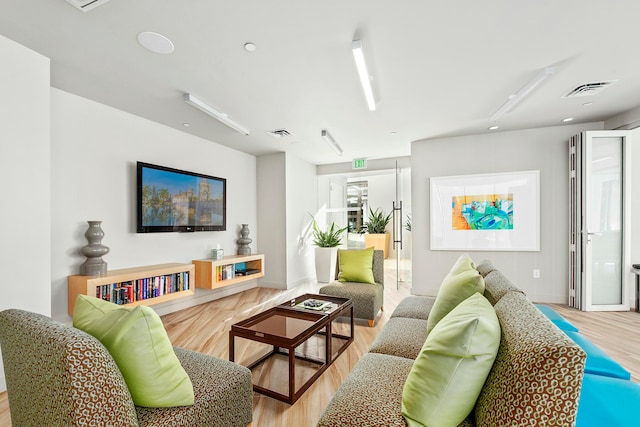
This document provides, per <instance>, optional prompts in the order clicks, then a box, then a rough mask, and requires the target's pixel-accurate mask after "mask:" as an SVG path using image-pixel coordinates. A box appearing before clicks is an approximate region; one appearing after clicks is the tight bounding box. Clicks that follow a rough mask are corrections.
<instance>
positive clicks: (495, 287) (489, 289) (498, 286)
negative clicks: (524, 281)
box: [484, 270, 524, 305]
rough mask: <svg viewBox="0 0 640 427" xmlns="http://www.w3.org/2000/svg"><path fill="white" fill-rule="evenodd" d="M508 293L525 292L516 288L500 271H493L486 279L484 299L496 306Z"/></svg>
mask: <svg viewBox="0 0 640 427" xmlns="http://www.w3.org/2000/svg"><path fill="white" fill-rule="evenodd" d="M507 292H520V293H522V294H523V295H524V292H523V291H522V290H521V289H520V288H518V287H516V286H514V284H513V283H511V282H510V281H509V279H507V278H506V277H504V276H503V275H502V273H501V272H500V271H499V270H493V271H492V272H490V273H489V274H487V275H486V276H485V278H484V297H485V298H486V299H488V300H489V302H490V303H491V304H492V305H496V303H497V302H498V301H500V298H502V297H503V296H504V295H505V294H506V293H507Z"/></svg>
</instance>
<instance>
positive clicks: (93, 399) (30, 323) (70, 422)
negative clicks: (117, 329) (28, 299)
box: [0, 309, 253, 427]
mask: <svg viewBox="0 0 640 427" xmlns="http://www.w3.org/2000/svg"><path fill="white" fill-rule="evenodd" d="M0 347H1V348H2V358H3V363H4V371H5V376H6V380H7V391H8V396H9V407H10V410H11V420H12V425H13V427H23V426H25V427H35V426H38V427H39V426H154V427H162V426H172V427H177V426H185V427H186V426H188V427H196V426H201V427H205V426H208V427H210V426H238V427H244V426H247V425H249V424H250V423H251V419H252V398H253V391H252V383H251V373H250V371H249V370H248V369H246V368H244V367H242V366H239V365H236V364H234V363H232V362H229V361H226V360H220V359H216V358H214V357H211V356H208V355H205V354H201V353H196V352H193V351H190V350H185V349H181V348H177V347H175V348H174V349H175V353H176V355H177V356H178V359H179V360H180V363H181V364H182V366H183V368H184V369H185V371H186V372H187V374H188V375H189V378H190V379H191V382H192V384H193V389H194V394H195V403H194V405H192V406H184V407H174V408H143V407H136V406H134V404H133V400H132V398H131V394H130V393H129V389H128V388H127V385H126V383H125V381H124V378H123V377H122V374H121V373H120V371H119V370H118V367H117V365H116V363H115V361H114V360H113V358H112V357H111V355H110V354H109V352H108V351H107V349H106V348H105V347H104V346H103V345H102V344H101V343H100V341H98V340H97V339H95V338H94V337H92V336H91V335H88V334H86V333H84V332H82V331H80V330H79V329H76V328H73V327H70V326H66V325H64V324H62V323H59V322H56V321H54V320H52V319H50V318H49V317H46V316H43V315H40V314H36V313H31V312H27V311H23V310H16V309H10V310H5V311H3V312H0Z"/></svg>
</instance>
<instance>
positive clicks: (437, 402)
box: [402, 293, 500, 427]
mask: <svg viewBox="0 0 640 427" xmlns="http://www.w3.org/2000/svg"><path fill="white" fill-rule="evenodd" d="M499 345H500V322H499V321H498V317H497V316H496V313H495V311H494V309H493V307H492V306H491V304H490V303H489V301H487V299H486V298H485V297H483V296H482V295H480V294H479V293H476V294H474V295H472V296H470V297H469V298H467V299H466V300H464V301H463V302H461V303H460V304H459V305H458V306H457V307H456V308H454V309H453V310H451V312H450V313H449V314H447V315H446V316H445V317H444V319H442V320H441V321H440V322H439V323H438V324H437V325H436V327H435V328H433V331H431V333H430V334H429V335H427V339H426V341H425V342H424V345H423V346H422V350H420V354H419V355H418V357H417V358H416V360H415V362H414V364H413V366H412V368H411V371H410V372H409V376H408V377H407V380H406V382H405V384H404V389H403V391H402V415H403V416H404V417H405V419H406V420H407V423H408V424H409V427H417V426H429V427H451V426H457V425H459V424H460V423H461V422H462V421H463V420H464V419H465V418H466V417H467V416H468V415H469V414H470V413H471V411H472V410H473V407H474V406H475V403H476V400H477V399H478V396H479V395H480V392H481V390H482V387H483V385H484V383H485V381H486V379H487V376H488V375H489V371H490V370H491V367H492V366H493V362H494V360H495V358H496V355H497V353H498V347H499Z"/></svg>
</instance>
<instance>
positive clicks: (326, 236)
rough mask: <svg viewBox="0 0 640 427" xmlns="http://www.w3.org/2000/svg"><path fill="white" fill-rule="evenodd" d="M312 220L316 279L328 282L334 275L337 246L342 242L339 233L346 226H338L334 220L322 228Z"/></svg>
mask: <svg viewBox="0 0 640 427" xmlns="http://www.w3.org/2000/svg"><path fill="white" fill-rule="evenodd" d="M311 218H312V220H313V244H314V245H315V246H316V250H315V264H316V279H317V280H318V282H321V283H329V282H331V280H332V278H334V277H335V271H336V259H337V255H338V246H340V245H341V243H342V237H341V234H342V233H344V232H345V231H346V230H347V227H344V228H338V226H337V225H336V223H335V222H332V223H331V225H330V226H329V227H328V228H327V229H326V230H322V229H320V227H319V226H318V223H317V222H316V220H315V218H313V216H312V217H311Z"/></svg>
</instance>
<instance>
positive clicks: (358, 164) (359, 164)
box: [351, 159, 367, 169]
mask: <svg viewBox="0 0 640 427" xmlns="http://www.w3.org/2000/svg"><path fill="white" fill-rule="evenodd" d="M366 168H367V159H353V165H352V166H351V169H366Z"/></svg>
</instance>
